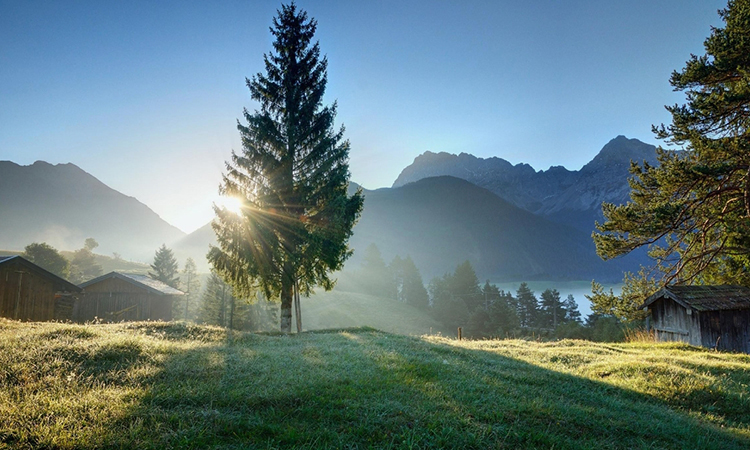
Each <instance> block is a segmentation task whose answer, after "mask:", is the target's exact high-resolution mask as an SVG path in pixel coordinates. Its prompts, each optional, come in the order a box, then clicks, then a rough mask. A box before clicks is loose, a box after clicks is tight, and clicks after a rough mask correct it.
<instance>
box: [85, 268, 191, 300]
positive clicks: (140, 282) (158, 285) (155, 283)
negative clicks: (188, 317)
mask: <svg viewBox="0 0 750 450" xmlns="http://www.w3.org/2000/svg"><path fill="white" fill-rule="evenodd" d="M110 278H117V279H120V280H123V281H127V282H128V283H131V284H135V285H136V286H139V287H142V288H144V289H146V290H147V291H149V292H151V293H152V294H157V295H185V293H184V292H182V291H180V290H178V289H175V288H173V287H171V286H169V285H167V284H165V283H162V282H161V281H159V280H154V279H153V278H151V277H147V276H146V275H134V274H130V273H120V272H110V273H108V274H106V275H102V276H100V277H97V278H94V279H93V280H89V281H87V282H85V283H81V284H80V285H79V286H80V287H82V288H84V289H85V288H86V286H91V285H92V284H95V283H98V282H100V281H104V280H108V279H110Z"/></svg>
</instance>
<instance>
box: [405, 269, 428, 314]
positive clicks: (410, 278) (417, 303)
mask: <svg viewBox="0 0 750 450" xmlns="http://www.w3.org/2000/svg"><path fill="white" fill-rule="evenodd" d="M401 279H402V280H403V284H402V286H401V296H402V297H403V300H404V301H405V302H406V303H408V304H410V305H412V306H414V307H415V308H420V309H427V308H428V307H429V306H430V296H429V295H428V294H427V289H425V287H424V282H422V274H420V273H419V269H418V268H417V265H416V264H414V261H412V259H411V257H410V256H407V257H406V259H404V260H403V261H402V263H401Z"/></svg>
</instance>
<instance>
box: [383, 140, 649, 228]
mask: <svg viewBox="0 0 750 450" xmlns="http://www.w3.org/2000/svg"><path fill="white" fill-rule="evenodd" d="M631 160H632V161H636V162H638V163H642V162H643V161H647V162H649V163H651V164H655V163H656V147H654V146H653V145H650V144H646V143H643V142H641V141H639V140H637V139H628V138H626V137H625V136H617V137H616V138H614V139H612V140H611V141H609V142H608V143H607V144H606V145H605V146H604V147H603V148H602V149H601V151H600V152H599V153H598V154H597V155H596V156H595V157H594V159H592V160H591V161H590V162H589V163H588V164H586V165H585V166H583V167H582V168H581V170H568V169H566V168H564V167H561V166H554V167H550V168H549V169H548V170H540V171H536V170H535V169H534V168H533V167H531V166H529V165H528V164H516V165H512V164H511V163H509V162H508V161H506V160H504V159H502V158H496V157H493V158H487V159H484V158H477V157H476V156H473V155H470V154H467V153H461V154H459V155H453V154H449V153H432V152H425V153H423V154H422V155H420V156H418V157H417V158H416V159H415V160H414V162H413V163H412V164H411V165H409V166H407V167H406V168H405V169H404V170H403V171H402V172H401V174H400V175H399V176H398V178H397V179H396V181H395V182H394V183H393V187H399V186H404V185H406V184H408V183H411V182H414V181H417V180H421V179H423V178H428V177H434V176H441V175H450V176H453V177H457V178H461V179H464V180H466V181H469V182H470V183H472V184H475V185H477V186H480V187H483V188H485V189H488V190H489V191H491V192H493V193H495V194H497V195H498V196H499V197H501V198H503V199H505V200H507V201H508V202H510V203H512V204H514V205H516V206H518V207H519V208H522V209H525V210H526V211H529V212H531V213H534V214H537V215H540V216H542V217H545V218H547V219H550V220H552V221H553V222H558V223H563V224H567V225H571V226H573V227H575V228H578V229H580V230H582V231H586V232H589V233H590V232H591V231H592V230H593V229H594V222H595V221H600V222H601V221H602V220H603V216H602V213H601V204H602V202H608V203H614V204H622V203H625V202H627V201H628V200H629V192H630V188H629V186H628V183H627V178H628V176H629V168H630V161H631Z"/></svg>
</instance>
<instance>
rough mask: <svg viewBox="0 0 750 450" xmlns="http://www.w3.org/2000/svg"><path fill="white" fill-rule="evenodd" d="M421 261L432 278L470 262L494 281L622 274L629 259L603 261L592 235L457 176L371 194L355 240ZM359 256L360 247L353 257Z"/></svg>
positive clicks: (387, 254) (609, 277) (419, 264)
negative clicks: (536, 212) (524, 208)
mask: <svg viewBox="0 0 750 450" xmlns="http://www.w3.org/2000/svg"><path fill="white" fill-rule="evenodd" d="M370 243H375V244H376V245H377V246H378V248H379V249H380V251H381V253H382V254H383V257H384V258H386V259H387V260H389V259H390V258H392V257H393V256H394V255H396V254H398V255H401V256H402V257H404V256H406V255H407V254H408V255H410V256H411V257H412V259H414V262H415V263H416V265H417V267H419V268H420V270H421V271H422V274H423V276H424V277H425V279H426V280H429V278H430V277H432V276H435V275H441V274H443V273H446V272H450V271H452V270H453V269H454V268H455V266H456V265H457V264H458V263H461V262H463V261H464V260H467V259H468V260H469V261H470V262H471V263H472V264H473V265H474V267H475V269H476V271H477V273H478V275H479V276H480V277H482V278H483V279H484V278H492V279H493V280H497V281H499V280H532V279H537V280H544V279H547V280H590V279H592V278H597V279H600V280H619V279H621V278H622V270H623V268H626V267H627V268H632V267H628V263H629V261H627V260H615V261H610V262H603V261H601V260H600V259H599V257H597V256H596V254H595V250H594V244H593V242H592V240H591V237H590V235H589V234H588V233H586V232H583V231H580V230H577V229H574V228H572V227H569V226H565V225H560V224H556V223H553V222H551V221H549V220H546V219H544V218H542V217H539V216H537V215H534V214H532V213H530V212H528V211H525V210H523V209H521V208H519V207H517V206H515V205H513V204H511V203H509V202H507V201H505V200H503V199H502V198H500V197H498V196H497V195H495V194H494V193H492V192H490V191H488V190H486V189H484V188H481V187H478V186H475V185H473V184H471V183H469V182H468V181H465V180H461V179H458V178H455V177H447V176H444V177H433V178H426V179H422V180H419V181H417V182H414V183H410V184H407V185H405V186H402V187H399V188H391V189H378V190H375V191H367V192H365V207H364V211H363V214H362V218H361V219H360V221H359V223H358V224H357V225H356V226H355V228H354V235H353V236H352V239H351V245H352V247H353V248H354V249H355V250H360V251H361V250H364V249H365V248H366V247H367V245H369V244H370ZM357 259H358V253H355V258H354V260H355V261H356V260H357Z"/></svg>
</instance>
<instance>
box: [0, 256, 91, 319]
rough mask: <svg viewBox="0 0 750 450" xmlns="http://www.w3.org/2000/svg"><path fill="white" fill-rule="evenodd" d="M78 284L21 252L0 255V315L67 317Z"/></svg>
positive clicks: (15, 317)
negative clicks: (44, 267)
mask: <svg viewBox="0 0 750 450" xmlns="http://www.w3.org/2000/svg"><path fill="white" fill-rule="evenodd" d="M80 293H81V288H79V287H78V286H76V285H74V284H72V283H69V282H68V281H66V280H65V279H63V278H60V277H58V276H57V275H55V274H53V273H51V272H49V271H47V270H45V269H42V268H41V267H39V266H37V265H36V264H34V263H32V262H30V261H28V260H26V259H24V258H23V257H21V256H0V317H7V318H9V319H17V320H33V321H46V320H70V319H72V315H73V305H74V303H75V301H76V297H77V296H78V295H79V294H80Z"/></svg>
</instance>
